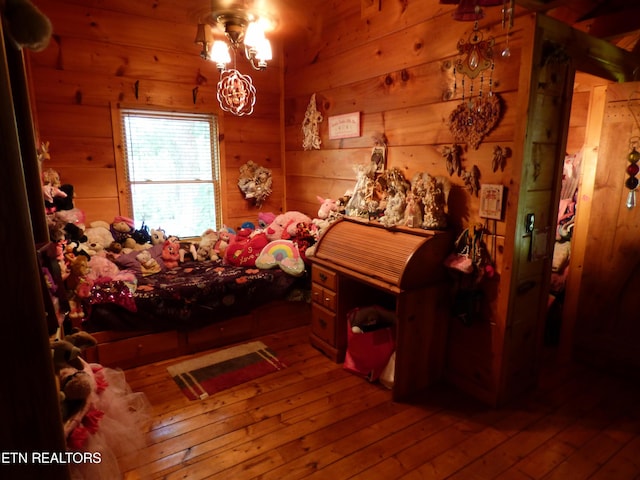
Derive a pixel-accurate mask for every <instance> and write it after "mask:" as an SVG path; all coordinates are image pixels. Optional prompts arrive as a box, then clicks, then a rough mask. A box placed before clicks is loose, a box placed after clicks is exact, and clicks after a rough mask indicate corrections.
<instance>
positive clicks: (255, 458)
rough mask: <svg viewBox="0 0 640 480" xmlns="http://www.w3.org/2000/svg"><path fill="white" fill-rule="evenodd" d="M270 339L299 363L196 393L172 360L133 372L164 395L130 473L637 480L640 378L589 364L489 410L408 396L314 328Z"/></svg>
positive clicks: (444, 395) (448, 393) (440, 397)
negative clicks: (356, 368)
mask: <svg viewBox="0 0 640 480" xmlns="http://www.w3.org/2000/svg"><path fill="white" fill-rule="evenodd" d="M261 340H262V341H263V342H264V343H266V344H267V345H268V346H269V347H271V348H272V349H273V350H275V351H276V352H277V354H278V357H279V358H280V359H281V360H283V361H284V362H285V363H286V364H287V365H288V368H286V369H284V370H282V371H279V372H276V373H272V374H269V375H267V376H265V377H262V378H260V379H258V380H255V381H251V382H249V383H245V384H243V385H240V386H237V387H234V388H232V389H229V390H226V391H224V392H220V393H218V394H217V395H214V396H212V397H209V398H208V399H205V400H199V401H189V400H188V399H187V398H186V397H185V396H184V395H183V394H182V393H181V392H180V391H179V390H178V388H177V386H176V385H175V383H174V382H173V380H172V379H171V378H170V377H169V374H168V373H167V371H166V367H167V366H168V365H171V364H173V363H177V362H179V361H181V360H183V359H184V358H186V357H181V358H177V359H172V360H167V361H164V362H159V363H156V364H152V365H148V366H144V367H138V368H135V369H131V370H128V371H126V376H127V380H128V382H129V384H130V386H131V388H132V389H133V390H134V391H142V392H144V393H145V394H146V395H147V397H148V398H149V400H150V402H151V404H152V406H153V418H152V422H151V425H150V429H149V432H148V434H147V446H146V448H144V449H143V450H142V451H139V452H132V453H131V454H130V455H128V456H126V457H123V458H121V459H120V464H121V467H122V469H123V471H124V472H125V479H127V480H132V479H143V480H147V479H178V478H180V479H204V478H207V479H218V478H220V479H225V480H242V479H251V478H260V479H265V480H267V479H268V480H270V479H273V480H284V479H287V480H288V479H330V480H342V479H351V478H353V479H361V480H390V479H406V480H414V479H415V480H418V479H445V478H455V479H504V480H506V479H514V480H518V479H550V480H551V479H558V480H560V479H561V480H567V479H570V480H576V479H594V480H595V479H597V480H610V479H613V480H626V479H640V387H639V386H638V385H637V384H636V383H635V382H630V381H625V380H623V379H620V378H614V377H610V376H607V375H604V374H602V373H599V372H595V371H592V370H590V369H588V368H586V367H584V366H572V367H571V368H570V369H562V370H558V369H555V370H553V369H552V370H551V371H550V373H549V374H547V375H545V377H544V381H543V382H541V384H542V385H541V387H540V388H539V389H538V390H536V391H535V392H532V393H531V394H530V395H527V396H526V398H522V399H520V400H518V401H516V402H513V403H512V404H510V405H508V406H506V407H503V408H501V409H492V408H489V407H486V406H484V405H482V404H481V403H479V402H477V401H475V400H473V399H472V398H469V397H468V396H465V395H464V394H461V393H459V392H457V391H456V390H455V389H453V388H451V387H449V386H447V385H438V386H436V387H434V388H432V389H430V390H429V391H427V392H425V393H424V394H423V395H421V396H420V398H419V399H416V400H415V401H412V402H411V403H395V402H392V401H391V397H390V392H389V391H388V390H386V389H385V388H384V387H381V386H380V385H377V384H369V383H367V382H366V381H364V380H362V379H359V378H357V377H355V376H353V375H351V374H349V373H347V372H345V371H344V370H342V368H341V365H337V364H335V363H333V362H331V361H330V360H328V359H327V358H325V357H324V356H323V355H322V354H321V353H319V352H318V351H317V350H315V349H314V348H313V347H311V346H310V345H309V342H308V329H307V328H306V327H301V328H296V329H293V330H289V331H286V332H283V333H279V334H274V335H268V336H265V337H263V338H261Z"/></svg>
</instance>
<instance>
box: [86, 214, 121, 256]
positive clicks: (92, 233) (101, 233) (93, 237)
mask: <svg viewBox="0 0 640 480" xmlns="http://www.w3.org/2000/svg"><path fill="white" fill-rule="evenodd" d="M84 234H85V236H86V237H87V241H86V242H85V244H86V246H87V249H88V251H89V252H90V253H91V254H92V255H96V254H104V253H105V251H106V249H107V248H109V246H110V245H111V244H112V243H113V242H114V240H113V235H112V234H111V230H110V229H109V224H108V223H107V222H104V221H95V222H91V223H90V224H89V227H88V228H86V229H85V231H84Z"/></svg>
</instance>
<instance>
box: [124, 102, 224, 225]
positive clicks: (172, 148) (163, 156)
mask: <svg viewBox="0 0 640 480" xmlns="http://www.w3.org/2000/svg"><path fill="white" fill-rule="evenodd" d="M120 112H121V116H122V117H121V118H122V134H123V146H124V148H123V157H124V170H125V175H126V184H127V187H128V189H129V192H128V193H129V201H130V205H131V213H132V216H133V219H134V220H135V222H136V228H139V227H140V226H141V225H142V223H144V224H145V225H147V226H148V227H149V228H158V227H161V228H163V229H164V230H165V232H166V233H167V235H176V236H178V237H181V238H185V237H198V236H200V235H202V233H203V232H204V231H205V230H206V229H208V228H212V229H214V230H218V227H219V226H220V225H221V221H222V212H221V211H220V210H221V209H220V205H221V203H220V175H219V171H220V155H219V151H218V129H217V121H216V117H215V116H214V115H211V114H191V113H189V114H186V113H185V114H180V113H175V112H157V111H146V110H127V109H123V110H121V111H120Z"/></svg>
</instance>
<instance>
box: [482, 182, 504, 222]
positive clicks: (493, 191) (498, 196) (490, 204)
mask: <svg viewBox="0 0 640 480" xmlns="http://www.w3.org/2000/svg"><path fill="white" fill-rule="evenodd" d="M503 191H504V186H502V185H489V184H483V185H482V186H481V187H480V212H479V213H480V216H481V217H483V218H492V219H494V220H500V219H501V218H502V195H503Z"/></svg>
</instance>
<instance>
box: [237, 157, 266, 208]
mask: <svg viewBox="0 0 640 480" xmlns="http://www.w3.org/2000/svg"><path fill="white" fill-rule="evenodd" d="M272 183H273V179H272V178H271V170H269V169H268V168H265V167H261V166H260V165H258V164H256V163H254V162H252V161H251V160H249V161H248V162H247V163H245V164H244V165H243V166H241V167H240V178H238V188H239V189H240V191H241V192H242V193H243V194H244V198H245V199H247V200H251V201H253V202H254V203H255V205H256V206H257V207H261V206H262V204H263V203H264V201H265V200H266V199H267V198H268V197H269V195H271V184H272Z"/></svg>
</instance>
